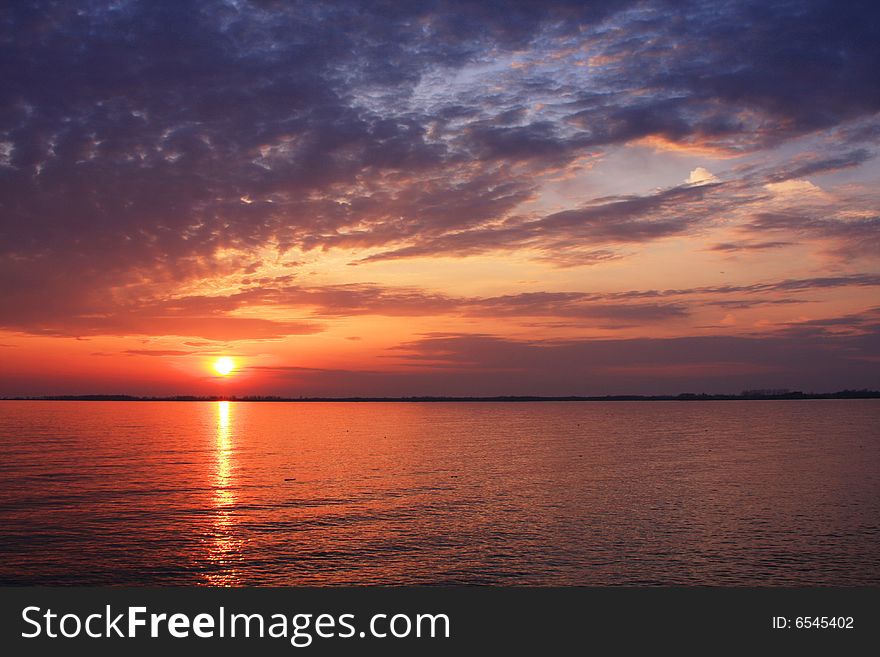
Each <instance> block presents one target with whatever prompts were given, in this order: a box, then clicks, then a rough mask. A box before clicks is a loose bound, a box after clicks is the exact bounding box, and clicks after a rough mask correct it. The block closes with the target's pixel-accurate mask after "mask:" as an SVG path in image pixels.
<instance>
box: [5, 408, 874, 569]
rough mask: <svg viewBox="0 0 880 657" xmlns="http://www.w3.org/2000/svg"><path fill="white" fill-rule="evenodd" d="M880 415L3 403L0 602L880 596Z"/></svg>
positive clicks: (869, 411)
mask: <svg viewBox="0 0 880 657" xmlns="http://www.w3.org/2000/svg"><path fill="white" fill-rule="evenodd" d="M878 427H880V402H878V401H873V400H853V401H844V400H840V401H837V400H834V401H779V402H775V401H735V402H689V403H680V402H632V403H626V402H613V403H597V402H587V403H498V404H494V403H435V404H416V403H235V402H233V403H229V402H205V403H184V402H177V403H175V402H169V403H164V402H133V403H127V402H11V401H7V402H0V481H2V485H0V584H40V585H50V584H65V585H67V584H81V585H98V584H152V585H164V584H205V585H233V586H239V585H325V584H456V583H474V584H496V585H509V584H532V585H534V584H538V585H552V584H562V585H568V584H578V585H611V584H629V585H649V584H684V585H696V584H700V585H875V586H876V585H878V584H880V428H878Z"/></svg>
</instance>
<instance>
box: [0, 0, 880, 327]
mask: <svg viewBox="0 0 880 657" xmlns="http://www.w3.org/2000/svg"><path fill="white" fill-rule="evenodd" d="M877 12H878V9H877V6H876V5H875V3H861V2H848V3H832V2H820V1H808V2H792V3H766V2H746V1H742V2H730V3H710V4H707V3H668V2H664V1H663V0H657V1H654V2H639V3H634V2H626V1H623V0H620V1H616V0H608V1H605V2H590V3H585V2H576V1H571V2H566V1H561V0H555V1H550V2H542V3H535V2H526V1H522V2H520V1H507V2H480V3H474V2H464V1H461V2H459V1H454V0H424V1H417V2H405V3H398V2H341V1H338V2H331V1H326V2H302V3H284V2H271V1H254V2H245V1H244V0H243V1H242V2H237V3H230V4H226V5H217V4H215V3H207V2H186V3H167V2H147V1H135V0H132V1H130V2H120V3H111V2H98V1H90V2H84V3H75V4H74V3H63V2H50V1H46V2H39V1H34V2H15V3H5V4H4V5H3V7H2V9H0V77H2V80H3V85H2V87H0V322H2V325H3V326H5V327H8V328H12V329H15V328H16V327H22V326H25V327H28V330H32V331H43V332H46V333H48V334H54V333H55V332H56V331H60V332H62V333H64V334H69V333H74V334H81V335H94V334H99V333H102V332H109V331H118V332H120V333H121V334H127V333H141V332H147V331H156V332H158V333H161V334H184V335H198V336H201V337H203V338H211V339H214V338H216V339H233V336H244V335H250V336H259V337H278V336H282V335H286V334H289V333H297V332H308V331H313V330H317V329H316V328H315V327H314V326H313V325H311V324H309V325H303V324H302V323H298V322H277V321H274V320H268V319H256V318H241V317H229V316H213V315H208V316H200V317H196V316H193V315H187V316H186V317H185V318H184V317H178V316H175V315H174V314H172V315H170V316H165V315H155V314H150V312H151V311H149V310H142V311H138V312H132V313H129V314H128V315H127V316H125V317H123V316H122V315H121V314H119V313H120V312H121V311H122V309H126V310H128V309H130V308H139V307H140V306H145V307H147V308H149V307H154V306H156V304H157V303H158V302H157V301H156V300H157V299H160V300H161V299H163V298H164V299H167V298H168V297H170V296H171V292H169V291H173V290H175V289H176V288H177V287H179V286H180V285H181V284H182V283H185V282H187V281H191V280H192V279H195V278H199V277H204V276H211V275H219V274H229V273H240V274H241V275H242V276H249V275H253V274H254V273H255V272H256V267H255V265H254V263H255V257H254V254H255V253H256V252H257V251H258V250H260V249H262V248H264V247H267V246H269V247H272V248H278V249H280V250H284V249H287V248H291V247H300V248H303V249H327V248H332V247H347V248H365V247H379V248H382V249H384V251H383V252H382V253H380V254H379V255H377V256H374V257H373V258H368V260H379V259H392V258H402V257H416V256H430V255H434V254H438V253H439V254H446V255H468V254H474V253H483V252H487V251H493V250H498V249H508V250H509V249H529V250H531V251H532V252H534V254H535V256H536V257H537V258H539V259H543V260H544V261H547V262H552V263H554V264H557V265H559V266H576V265H582V264H595V263H597V262H604V261H606V260H609V259H614V258H618V257H620V256H621V252H620V250H619V249H620V248H623V247H625V246H626V245H639V244H644V243H647V242H650V241H652V240H656V239H663V238H667V237H670V236H676V235H682V234H685V233H687V232H688V231H692V230H696V229H697V228H698V227H699V226H701V225H703V224H704V223H705V222H712V221H715V220H716V218H717V217H718V216H719V215H720V213H722V212H723V211H724V210H725V209H727V208H730V207H733V206H734V205H735V204H736V203H737V202H738V200H740V199H739V198H738V196H737V194H736V187H735V186H731V187H725V185H724V184H721V185H704V186H700V187H694V186H689V187H678V188H673V189H669V190H661V191H659V192H656V193H653V194H645V195H640V196H627V197H620V198H614V199H598V200H596V201H594V202H592V203H589V204H586V205H583V206H581V207H577V208H570V209H564V210H562V211H558V212H553V213H550V214H547V215H546V216H543V217H533V216H520V215H518V214H516V213H517V211H518V208H519V206H520V205H521V204H522V203H523V202H524V201H526V200H529V199H530V198H532V197H533V196H534V194H535V192H536V188H537V182H536V181H537V178H538V177H539V176H541V175H544V174H547V173H548V172H551V171H553V170H556V169H559V168H563V167H566V166H570V165H571V164H572V163H573V162H574V161H575V160H577V159H578V158H589V157H591V156H592V155H593V154H594V153H595V152H596V151H597V150H598V149H601V148H604V147H608V146H612V145H617V144H623V143H627V142H630V141H632V140H638V139H642V138H649V137H653V138H657V139H662V140H665V141H667V142H670V143H674V144H678V145H684V146H706V147H712V148H719V149H725V150H727V151H731V152H739V151H746V150H751V149H755V148H759V147H766V146H773V145H778V144H780V143H782V142H784V141H785V140H787V139H791V138H794V137H798V136H802V135H805V134H809V133H812V132H814V131H817V130H831V129H837V130H838V131H840V134H841V135H843V132H844V131H846V130H847V129H849V130H850V132H848V133H847V135H845V136H841V137H840V138H841V139H842V140H844V141H846V143H848V144H853V143H856V140H857V139H865V138H870V136H871V135H872V134H875V133H874V132H872V130H873V129H874V128H875V127H876V126H875V125H874V123H875V122H876V114H877V112H878V111H880V86H878V85H877V84H876V71H877V70H878V69H880V46H878V44H880V38H878V34H877V25H878V13H877ZM577 52H581V53H582V54H583V57H582V59H581V60H578V61H577V62H575V61H574V60H572V58H573V57H575V58H576V57H580V55H576V54H572V53H577ZM520 60H522V62H520ZM588 60H595V62H594V63H595V66H593V65H587V64H590V62H589V61H588ZM518 62H520V63H522V64H523V65H524V66H525V68H520V67H515V66H513V64H514V63H518ZM577 63H582V64H584V66H576V65H574V64H577ZM493 67H494V68H493ZM491 80H495V81H496V82H497V84H496V85H494V86H492V88H488V86H487V84H486V81H491ZM435 81H436V82H437V84H436V85H435V84H434V82H435ZM496 87H497V88H496ZM538 101H540V102H538ZM537 105H541V108H540V109H536V107H537ZM853 126H856V127H857V128H858V129H857V130H856V128H855V127H853ZM875 136H876V135H875ZM870 156H871V153H870V152H869V149H866V148H856V149H851V150H850V151H848V152H846V153H844V154H842V155H839V156H837V155H835V156H834V157H831V158H828V159H826V160H825V161H824V162H819V161H817V162H811V163H799V164H798V163H796V164H795V165H793V167H792V168H791V169H790V170H789V172H788V174H787V175H788V176H798V175H807V174H810V173H816V172H819V171H825V170H831V169H839V168H845V167H850V166H857V165H858V164H861V163H863V162H865V161H867V160H868V159H869V157H870ZM722 197H723V198H722ZM810 222H811V223H810V225H808V226H807V227H806V228H804V227H800V228H797V227H795V226H793V225H790V226H789V227H788V229H791V230H807V231H812V232H813V233H814V234H816V235H820V236H830V237H832V238H833V239H837V240H839V241H840V243H841V244H843V245H844V246H845V248H846V249H847V250H848V251H849V252H855V251H853V250H860V251H859V252H870V251H871V250H874V251H873V252H874V253H876V246H877V241H876V219H866V220H863V221H861V222H858V221H852V222H847V223H842V222H837V223H833V222H831V221H830V220H824V219H811V220H810ZM778 225H779V224H778V222H777V226H778ZM751 228H752V229H753V230H754V231H755V232H762V231H765V230H771V229H773V228H772V227H771V226H769V224H768V222H767V221H766V220H757V221H756V222H755V223H754V225H753V226H752V227H751ZM779 241H782V240H779ZM842 248H843V247H842ZM230 250H233V251H234V252H235V255H234V256H230V255H229V252H230ZM257 283H258V284H260V285H264V286H269V285H272V284H273V283H271V282H269V281H257ZM163 290H164V293H163ZM163 294H164V296H163ZM397 301H400V303H401V304H402V305H405V300H397ZM423 302H424V301H420V303H423ZM639 312H644V311H639ZM62 317H63V318H66V319H65V321H64V322H61V323H63V324H64V329H63V330H62V329H59V328H58V327H59V326H60V323H59V319H58V318H62ZM193 317H196V319H198V321H196V322H195V323H191V324H190V326H191V328H185V327H183V326H182V325H181V324H182V322H184V321H187V322H191V321H192V319H193ZM181 332H183V333H181Z"/></svg>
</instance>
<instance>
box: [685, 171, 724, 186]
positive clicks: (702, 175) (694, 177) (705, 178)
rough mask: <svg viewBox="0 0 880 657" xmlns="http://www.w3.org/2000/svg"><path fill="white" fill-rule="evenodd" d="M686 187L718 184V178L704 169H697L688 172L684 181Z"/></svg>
mask: <svg viewBox="0 0 880 657" xmlns="http://www.w3.org/2000/svg"><path fill="white" fill-rule="evenodd" d="M684 182H685V183H686V184H688V185H703V184H705V183H710V182H718V177H717V176H715V174H713V173H712V172H711V171H709V170H708V169H706V168H704V167H697V168H696V169H694V170H692V171H691V172H690V175H689V176H688V177H687V179H686V180H685V181H684Z"/></svg>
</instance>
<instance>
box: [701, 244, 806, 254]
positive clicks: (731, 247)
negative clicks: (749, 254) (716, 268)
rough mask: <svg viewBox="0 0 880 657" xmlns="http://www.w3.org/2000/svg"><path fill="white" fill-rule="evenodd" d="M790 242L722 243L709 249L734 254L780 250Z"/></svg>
mask: <svg viewBox="0 0 880 657" xmlns="http://www.w3.org/2000/svg"><path fill="white" fill-rule="evenodd" d="M791 244H792V243H791V242H746V241H740V242H722V243H720V244H713V245H712V246H710V247H709V250H710V251H721V252H723V253H734V252H736V251H766V250H767V249H781V248H782V247H784V246H791Z"/></svg>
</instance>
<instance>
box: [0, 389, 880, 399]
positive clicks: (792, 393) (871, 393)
mask: <svg viewBox="0 0 880 657" xmlns="http://www.w3.org/2000/svg"><path fill="white" fill-rule="evenodd" d="M0 399H5V400H13V401H29V400H31V401H169V402H171V401H174V402H177V401H184V402H187V401H201V402H206V401H245V402H542V401H553V402H560V401H606V402H607V401H727V400H731V401H733V400H738V399H739V400H743V399H749V400H752V399H759V400H772V399H880V390H839V391H838V392H801V391H799V390H775V389H774V390H743V391H742V392H741V393H739V394H738V395H711V394H708V393H697V392H682V393H680V394H678V395H603V396H598V397H582V396H577V395H569V396H565V397H541V396H537V395H528V396H512V395H507V396H498V397H425V396H422V397H277V396H272V395H269V396H264V395H247V396H243V397H239V396H234V395H233V396H217V395H212V396H207V397H204V396H201V397H200V396H195V395H176V396H173V397H136V396H134V395H45V396H42V397H2V398H0Z"/></svg>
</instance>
